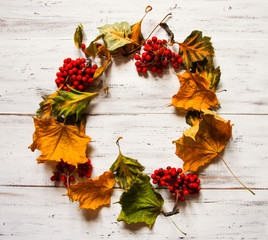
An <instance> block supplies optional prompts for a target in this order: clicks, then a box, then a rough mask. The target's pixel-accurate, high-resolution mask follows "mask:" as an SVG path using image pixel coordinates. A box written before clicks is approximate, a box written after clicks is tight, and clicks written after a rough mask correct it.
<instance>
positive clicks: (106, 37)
mask: <svg viewBox="0 0 268 240" xmlns="http://www.w3.org/2000/svg"><path fill="white" fill-rule="evenodd" d="M98 29H99V30H100V32H101V33H102V34H103V41H104V42H105V44H106V46H107V49H108V50H109V51H114V50H116V49H118V48H120V47H123V46H125V45H127V44H130V43H132V42H133V41H132V40H131V39H130V36H131V26H130V25H129V24H128V22H121V23H114V24H106V25H104V26H103V27H99V28H98Z"/></svg>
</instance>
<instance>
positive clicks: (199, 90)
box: [170, 71, 220, 111]
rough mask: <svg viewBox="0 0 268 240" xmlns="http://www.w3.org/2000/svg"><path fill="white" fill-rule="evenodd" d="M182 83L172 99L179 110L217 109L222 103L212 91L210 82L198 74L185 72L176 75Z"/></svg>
mask: <svg viewBox="0 0 268 240" xmlns="http://www.w3.org/2000/svg"><path fill="white" fill-rule="evenodd" d="M176 75H177V76H178V78H179V81H180V89H179V91H178V93H177V94H175V95H174V96H173V97H172V103H171V104H170V105H173V106H175V107H177V108H178V109H179V110H184V111H192V110H197V111H200V110H201V109H209V108H217V107H219V105H220V103H219V101H218V99H217V96H216V94H215V93H214V91H212V90H211V89H210V84H211V83H210V81H209V80H207V79H206V78H203V77H202V76H201V75H199V74H198V73H191V72H190V71H185V72H184V73H183V74H182V75H180V74H176Z"/></svg>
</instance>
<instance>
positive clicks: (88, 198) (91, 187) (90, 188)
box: [67, 171, 115, 210]
mask: <svg viewBox="0 0 268 240" xmlns="http://www.w3.org/2000/svg"><path fill="white" fill-rule="evenodd" d="M114 184H115V178H114V174H113V173H112V172H111V171H108V172H105V173H103V174H102V175H101V176H99V177H96V178H94V179H88V180H86V181H83V182H79V183H76V184H74V185H70V186H69V190H68V193H67V195H68V196H69V197H70V199H71V200H72V201H79V203H80V206H79V209H81V208H85V209H93V210H95V209H97V208H98V207H100V206H102V205H106V204H110V202H111V195H112V192H113V186H114Z"/></svg>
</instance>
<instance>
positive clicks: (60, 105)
mask: <svg viewBox="0 0 268 240" xmlns="http://www.w3.org/2000/svg"><path fill="white" fill-rule="evenodd" d="M69 89H71V90H72V92H68V91H58V94H59V96H56V97H54V98H52V100H53V103H52V104H51V107H52V111H53V113H55V114H56V115H57V116H58V117H60V116H62V115H64V117H65V118H67V117H68V116H70V115H74V114H75V116H76V121H78V120H79V119H80V118H81V115H82V114H83V113H84V112H85V110H86V108H87V106H88V104H89V103H90V102H91V100H92V99H93V98H94V97H95V96H96V95H98V94H99V92H94V93H89V92H80V91H77V90H75V89H73V88H71V87H69Z"/></svg>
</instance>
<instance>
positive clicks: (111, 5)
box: [0, 0, 268, 240]
mask: <svg viewBox="0 0 268 240" xmlns="http://www.w3.org/2000/svg"><path fill="white" fill-rule="evenodd" d="M148 4H150V5H151V6H152V7H153V11H152V12H151V13H150V14H148V16H147V17H146V18H145V20H144V22H143V28H142V31H143V33H144V35H145V36H146V35H147V34H148V33H149V32H150V31H151V30H152V29H153V27H154V26H155V25H156V24H157V23H158V22H159V21H160V20H161V19H162V17H164V16H165V15H166V14H167V13H169V12H172V14H173V15H172V18H170V19H169V20H168V24H169V26H170V28H171V29H172V30H173V32H174V34H175V38H176V39H177V40H178V41H183V40H184V39H185V38H186V36H188V35H189V34H190V33H191V31H192V30H195V29H197V30H201V31H203V33H204V35H207V36H212V42H213V46H214V48H215V53H216V59H215V60H216V62H217V64H218V65H220V66H221V70H222V78H221V83H220V85H219V90H223V89H226V90H227V91H222V92H219V93H218V94H217V95H218V98H219V101H220V103H221V105H222V108H221V109H220V110H219V111H218V114H219V115H221V116H222V117H223V118H225V119H227V120H228V119H230V120H231V122H232V123H233V124H235V125H234V127H233V137H232V139H231V140H230V142H229V143H228V145H227V147H226V150H225V151H224V153H223V157H224V159H225V160H226V162H227V163H228V164H229V166H230V167H231V169H232V170H233V171H234V172H235V173H236V175H237V177H239V178H240V180H241V181H242V182H244V183H245V184H246V185H247V186H248V187H250V188H252V189H253V190H254V191H255V192H256V195H255V196H253V195H251V194H250V193H249V192H248V191H246V190H244V189H242V188H241V186H240V185H239V183H238V182H237V181H236V180H235V179H234V178H233V177H232V176H231V175H230V173H229V172H228V170H227V169H226V167H225V166H224V164H223V163H222V162H221V161H220V160H219V159H216V160H214V161H213V162H212V164H210V165H209V166H208V167H206V168H205V169H204V170H203V171H202V172H200V178H201V181H202V188H203V189H202V191H201V194H200V196H199V197H195V198H193V199H191V200H187V202H185V204H182V205H181V206H180V213H179V214H177V215H176V216H173V217H172V219H173V220H174V221H175V222H176V224H177V225H178V226H179V227H180V228H181V229H182V230H184V231H185V232H187V235H186V236H184V235H182V234H181V233H180V232H179V231H178V230H177V229H176V228H175V226H174V225H173V224H172V222H171V220H170V219H169V218H165V217H164V216H162V215H161V216H159V217H158V218H157V220H156V222H155V224H154V226H153V228H152V230H149V229H148V227H146V226H145V225H143V224H136V225H126V224H125V223H123V222H117V221H116V219H117V216H118V215H119V212H120V205H119V204H111V206H110V207H104V208H101V209H99V210H97V211H95V212H94V211H84V210H81V211H78V210H77V209H78V204H77V203H71V202H70V201H69V199H68V198H67V197H64V196H62V195H63V194H65V193H66V189H65V188H64V187H55V186H54V184H53V183H52V182H51V181H50V179H49V178H50V176H51V172H52V169H51V168H50V167H49V166H48V165H46V164H40V165H38V164H36V160H35V159H36V158H37V157H38V155H39V153H38V152H34V153H32V152H31V151H30V150H29V149H27V147H28V146H29V145H30V144H31V142H32V133H33V132H34V125H33V120H32V116H33V115H34V114H35V111H36V109H37V108H38V104H39V102H40V101H41V95H46V94H50V93H52V92H54V91H55V90H56V86H55V83H54V79H55V73H56V71H57V69H58V67H59V66H61V65H62V61H63V59H64V58H66V57H72V58H77V57H80V56H82V55H81V53H80V52H79V51H78V50H77V49H76V47H75V46H74V44H73V33H74V30H75V28H76V26H77V25H78V24H80V23H82V24H83V25H84V30H85V32H86V35H87V43H89V42H90V40H92V39H93V38H95V36H96V35H97V34H98V30H97V27H98V26H102V25H104V24H106V23H114V22H119V21H123V20H125V21H128V22H129V23H130V24H133V23H135V22H137V21H139V19H140V18H141V17H142V16H143V12H144V8H145V7H146V6H147V5H148ZM267 13H268V3H267V1H266V0H257V1H253V0H233V1H231V0H214V1H211V0H191V1H189V0H181V1H175V0H169V1H162V0H161V1H160V0H154V1H140V0H135V1H133V0H124V1H119V0H116V1H111V0H101V1H97V0H91V1H83V0H76V1H56V0H55V1H53V0H39V1H37V0H13V1H4V0H0V39H1V41H0V49H1V51H0V56H1V64H0V81H1V85H0V133H1V135H0V163H1V167H0V179H1V181H0V239H27V240H29V239H72V240H73V239H125V238H128V239H154V240H155V239H202V240H203V239H268V233H267V221H268V211H267V207H268V199H267V198H268V188H267V182H268V177H267V176H268V175H267V169H268V163H267V160H268V159H267V156H268V150H267V149H268V148H267V144H268V136H267V133H268V127H267V122H268V105H267V103H268V81H267V72H266V69H267V63H268V50H267V44H268V29H267V24H268V21H267V17H268V15H267ZM155 35H157V36H159V37H166V34H165V33H164V32H163V30H161V29H159V30H157V31H156V32H155ZM102 79H103V80H104V83H105V85H107V86H109V88H110V93H109V95H108V96H107V97H106V96H105V95H100V96H98V97H97V98H96V99H94V101H93V103H92V105H91V106H90V108H89V109H88V123H87V128H86V133H87V135H89V136H90V137H92V138H93V141H92V142H91V143H90V144H89V151H88V156H89V157H90V159H91V160H92V163H93V167H94V171H93V177H95V176H98V175H100V174H101V173H102V172H103V171H106V170H108V168H109V167H110V165H111V164H112V163H113V161H114V160H115V159H116V158H117V155H118V149H117V146H116V144H115V141H116V139H117V137H119V136H122V137H124V139H123V141H121V149H122V152H123V153H124V154H125V155H126V156H129V157H132V158H136V159H138V160H139V161H140V162H141V163H142V164H143V165H144V166H146V170H145V172H146V173H147V174H151V173H152V171H153V170H154V169H156V168H159V167H166V166H168V165H171V166H176V167H179V166H182V161H181V160H180V159H178V157H177V156H176V155H175V154H174V152H175V146H174V145H172V143H171V142H172V140H175V139H178V138H179V137H181V135H182V132H183V131H184V130H186V129H187V128H188V126H187V124H186V123H185V118H184V116H181V115H178V114H176V111H175V109H174V108H173V107H167V105H168V104H169V103H170V102H171V97H172V95H173V94H175V93H176V92H177V90H178V89H179V82H178V80H177V78H176V76H175V75H174V74H173V73H172V71H171V70H170V71H169V72H167V73H165V74H164V75H163V76H162V77H159V76H153V75H152V74H149V75H148V77H139V76H138V74H137V73H136V71H135V66H134V61H133V59H132V58H127V59H126V58H119V59H118V58H117V59H114V62H113V64H112V66H111V67H110V68H109V69H108V70H107V72H106V73H105V74H104V76H103V77H102ZM159 192H160V193H161V194H163V196H164V197H165V199H166V202H165V208H167V209H171V207H172V204H173V200H172V199H171V198H170V197H169V194H168V193H167V192H166V191H165V190H159ZM120 194H121V191H120V190H119V191H118V190H117V191H114V194H113V196H112V202H116V201H118V199H119V196H120Z"/></svg>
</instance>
